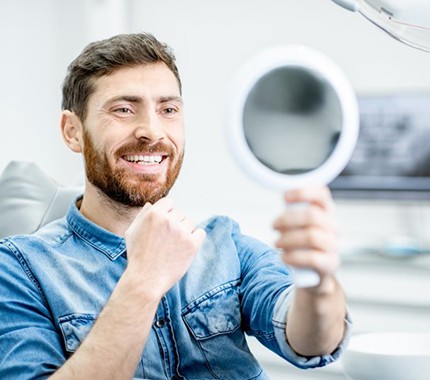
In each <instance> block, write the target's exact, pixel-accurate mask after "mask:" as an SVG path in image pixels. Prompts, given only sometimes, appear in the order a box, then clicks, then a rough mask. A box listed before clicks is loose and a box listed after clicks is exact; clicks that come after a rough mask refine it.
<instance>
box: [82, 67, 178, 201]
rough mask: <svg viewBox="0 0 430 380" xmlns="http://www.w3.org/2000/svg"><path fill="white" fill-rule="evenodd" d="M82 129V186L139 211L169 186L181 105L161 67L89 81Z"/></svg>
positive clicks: (173, 176) (173, 171)
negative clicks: (84, 177) (84, 179)
mask: <svg viewBox="0 0 430 380" xmlns="http://www.w3.org/2000/svg"><path fill="white" fill-rule="evenodd" d="M87 107H88V109H87V111H88V112H87V117H86V119H85V121H84V123H83V154H84V159H85V166H86V173H87V178H88V181H89V183H90V184H91V185H93V186H95V187H96V188H98V189H99V190H101V191H102V192H103V193H105V194H106V195H107V196H108V197H110V198H111V199H113V200H114V201H117V202H120V203H122V204H125V205H127V206H143V205H144V204H145V203H146V202H151V203H154V202H156V201H157V200H158V199H160V198H161V197H164V196H165V195H167V193H168V192H169V190H170V188H171V187H172V186H173V184H174V182H175V180H176V178H177V176H178V174H179V171H180V168H181V165H182V160H183V155H184V123H183V104H182V99H181V96H180V90H179V86H178V83H177V80H176V78H175V76H174V74H173V73H172V72H171V71H170V70H169V69H168V67H167V66H166V65H165V64H164V63H156V64H150V65H138V66H133V67H125V68H120V69H118V70H116V71H114V72H113V73H112V74H110V75H106V76H102V77H100V78H98V79H96V80H95V92H94V93H93V94H92V95H91V96H90V98H89V101H88V106H87Z"/></svg>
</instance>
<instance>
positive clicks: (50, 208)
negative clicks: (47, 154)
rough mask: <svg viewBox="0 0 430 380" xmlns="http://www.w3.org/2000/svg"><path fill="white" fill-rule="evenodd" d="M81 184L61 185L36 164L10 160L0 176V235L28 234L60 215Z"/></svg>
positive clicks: (80, 192) (75, 195)
mask: <svg viewBox="0 0 430 380" xmlns="http://www.w3.org/2000/svg"><path fill="white" fill-rule="evenodd" d="M82 193H83V186H82V187H81V186H61V185H60V184H58V183H57V182H56V181H55V180H53V179H52V178H51V177H49V176H48V175H46V174H45V173H44V172H43V171H42V170H41V169H40V168H39V167H38V166H37V165H36V164H35V163H32V162H25V161H11V162H10V163H9V164H8V165H7V166H6V168H5V169H4V171H3V172H2V174H1V175H0V238H4V237H6V236H9V235H17V234H30V233H33V232H35V231H37V230H38V229H39V228H40V227H42V226H44V225H45V224H47V223H49V222H51V221H52V220H55V219H58V218H61V217H63V216H64V215H65V214H66V212H67V210H68V208H69V206H70V204H71V202H72V201H73V200H74V199H75V198H76V197H77V196H78V195H80V194H82Z"/></svg>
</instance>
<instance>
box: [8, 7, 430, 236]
mask: <svg viewBox="0 0 430 380" xmlns="http://www.w3.org/2000/svg"><path fill="white" fill-rule="evenodd" d="M122 31H124V32H127V31H149V32H153V33H154V34H155V35H156V36H157V37H158V38H159V39H161V40H164V41H165V42H167V43H169V44H170V45H171V46H172V47H173V48H174V49H175V52H176V55H177V58H178V63H179V66H180V70H181V73H182V79H183V83H184V96H185V102H186V112H187V157H186V162H185V165H184V170H183V172H182V175H181V177H180V180H179V182H178V183H177V186H176V188H175V190H174V191H173V196H174V197H175V199H176V201H177V203H179V204H180V205H181V206H182V207H183V208H185V209H186V210H187V211H188V213H189V214H191V215H192V216H194V218H195V219H198V220H200V219H202V218H205V217H207V216H210V215H212V214H214V213H226V214H229V215H231V216H233V217H234V218H235V219H237V220H238V221H239V222H241V224H242V227H243V229H244V230H245V232H248V233H250V234H253V235H256V236H257V237H260V238H262V239H264V240H267V241H269V242H270V241H271V239H272V238H273V233H272V232H271V229H270V224H271V221H272V219H273V218H274V217H275V216H276V215H277V214H278V212H279V210H280V208H281V207H282V206H283V205H282V203H281V201H280V199H281V196H280V194H275V193H273V192H271V191H269V190H266V189H264V188H261V187H260V186H259V185H256V184H254V183H253V182H252V181H250V180H249V179H248V178H247V177H246V176H245V175H244V174H242V172H241V171H240V170H239V168H238V166H237V165H236V163H235V161H233V158H232V156H231V153H230V152H229V151H228V149H227V146H226V142H225V134H224V133H225V131H224V125H225V123H224V118H225V110H226V101H227V99H228V92H227V91H228V86H229V85H230V84H231V80H232V78H233V76H234V75H235V73H236V71H237V70H238V68H239V66H240V65H242V64H243V63H244V62H245V61H246V60H247V59H249V58H250V57H251V56H253V55H254V54H256V53H258V52H260V51H261V50H262V49H264V48H266V47H269V46H273V45H278V44H286V43H301V44H306V45H308V46H310V47H314V48H316V49H318V50H320V51H322V52H323V53H325V54H327V55H328V56H329V57H331V58H332V59H333V60H334V61H335V62H337V63H338V65H339V66H340V67H341V68H342V69H343V70H344V71H345V73H346V74H347V76H348V77H349V78H350V80H351V82H352V84H353V85H354V87H355V89H356V91H357V92H358V93H369V92H377V93H380V92H388V91H399V90H430V75H429V69H428V68H429V67H430V54H426V53H423V52H420V51H417V50H414V49H411V48H409V47H406V46H403V45H401V44H400V43H398V42H396V41H394V40H392V39H390V38H389V37H388V36H386V35H385V34H383V33H382V32H380V31H379V30H377V28H375V27H373V26H372V25H371V24H370V23H368V22H366V21H365V20H364V19H363V18H361V17H360V16H359V15H357V14H353V13H350V12H348V11H346V10H343V9H341V8H339V7H337V6H336V5H334V4H333V3H332V2H331V1H330V0H258V1H257V0H217V1H212V2H210V1H205V0H181V1H178V0H123V1H122V0H76V1H73V2H70V1H65V0H61V1H58V0H39V1H37V2H35V1H33V0H15V1H13V2H6V1H2V2H0V32H1V33H0V36H1V37H0V46H1V50H2V59H1V60H0V83H1V88H2V90H3V91H2V92H1V95H0V99H1V101H0V114H1V115H2V124H1V131H2V136H3V139H2V141H1V149H0V170H2V169H3V168H4V166H5V165H6V164H7V163H8V162H9V161H11V160H13V159H28V160H31V161H35V162H37V163H38V164H39V165H40V166H41V167H42V168H43V169H44V170H45V171H46V172H47V173H48V174H50V175H52V176H53V177H54V178H56V179H57V180H59V181H60V182H62V183H64V184H69V183H74V182H76V181H77V180H78V178H79V175H80V173H81V170H82V166H81V160H80V157H79V156H76V155H75V154H72V153H70V152H69V151H68V150H67V148H66V147H65V146H64V144H63V142H62V140H61V136H60V133H59V123H58V121H59V114H60V111H59V110H60V102H61V94H60V88H61V82H62V80H63V77H64V75H65V72H66V66H67V64H68V63H69V62H70V61H71V60H72V59H73V58H74V57H75V56H76V55H77V54H78V53H79V52H80V51H81V50H82V48H83V47H84V45H85V44H86V43H88V42H90V41H91V40H93V39H99V38H102V37H106V36H109V35H111V34H113V33H117V32H122ZM339 208H340V210H339V213H340V218H341V221H342V225H343V228H344V229H345V231H346V234H345V236H346V237H347V238H348V239H349V238H350V237H352V240H354V239H355V240H361V241H365V240H366V239H368V240H369V242H373V241H375V235H377V234H378V233H379V234H391V231H395V232H396V233H397V230H402V228H403V226H402V225H399V221H400V220H401V219H402V218H401V217H400V218H399V217H398V216H399V215H400V214H399V212H398V210H397V208H395V207H394V206H393V205H392V204H389V205H388V206H387V205H382V206H381V207H379V205H378V207H377V208H375V207H374V205H371V206H370V207H369V204H368V203H365V204H361V203H360V204H359V205H357V204H355V203H354V204H350V203H348V204H346V205H344V204H340V207H339ZM375 210H378V214H377V215H376V216H377V217H382V218H387V221H386V224H385V226H384V231H382V230H381V229H380V228H379V229H378V228H377V227H379V224H375V226H374V225H373V224H372V221H373V220H376V219H377V218H375V217H374V216H375V215H374V214H372V212H375ZM357 215H358V217H357ZM425 221H427V219H426V220H425ZM375 223H376V222H375ZM364 224H365V225H366V226H365V225H364ZM366 227H367V229H366Z"/></svg>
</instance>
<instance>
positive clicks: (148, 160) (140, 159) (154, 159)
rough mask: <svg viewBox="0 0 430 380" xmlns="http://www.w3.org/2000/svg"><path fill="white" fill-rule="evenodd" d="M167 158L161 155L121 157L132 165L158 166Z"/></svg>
mask: <svg viewBox="0 0 430 380" xmlns="http://www.w3.org/2000/svg"><path fill="white" fill-rule="evenodd" d="M165 157H167V156H162V155H150V156H145V155H127V156H123V158H124V160H126V161H128V162H131V163H133V164H139V165H158V164H161V162H162V161H163V160H164V158H165Z"/></svg>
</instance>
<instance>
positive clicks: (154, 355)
mask: <svg viewBox="0 0 430 380" xmlns="http://www.w3.org/2000/svg"><path fill="white" fill-rule="evenodd" d="M202 227H204V228H205V230H206V233H207V238H206V240H205V242H204V243H203V245H202V247H201V249H200V251H199V253H198V255H197V256H196V258H195V259H194V261H193V263H192V265H191V267H190V268H189V270H188V271H187V273H186V274H185V276H184V277H183V278H182V279H181V281H180V282H179V283H177V284H176V285H175V286H174V287H173V288H172V289H170V291H169V292H168V293H166V294H165V296H164V297H163V298H162V299H161V302H160V304H159V306H158V310H157V312H156V315H155V317H154V322H153V326H152V328H151V332H150V335H149V337H148V340H147V343H146V346H145V348H144V351H143V353H142V356H141V360H140V362H139V364H138V367H137V369H136V373H135V378H139V379H229V380H232V379H241V380H242V379H267V375H265V374H264V371H263V370H262V368H261V367H260V365H259V363H258V362H257V360H256V359H255V357H254V356H253V355H252V353H251V352H250V350H249V348H248V346H247V343H246V339H245V333H246V334H249V335H253V336H255V337H256V338H257V339H258V340H259V341H260V342H261V343H262V344H264V345H265V346H266V347H268V348H269V349H270V350H272V351H274V352H276V353H277V354H279V355H280V356H282V357H283V358H285V359H286V360H288V361H289V362H291V363H292V364H293V365H295V366H297V367H300V368H304V369H305V368H312V367H319V366H324V365H326V364H328V363H330V362H332V361H334V360H335V359H336V358H337V357H338V356H339V355H340V353H341V352H342V351H343V350H344V348H345V345H346V341H347V340H348V336H349V330H350V327H349V319H348V318H347V321H346V324H347V326H348V328H347V330H348V332H347V334H346V335H345V338H344V341H343V342H342V343H341V345H340V346H339V347H338V349H337V350H336V351H335V352H334V353H333V354H332V355H324V356H320V357H300V356H298V355H296V354H295V353H294V352H293V351H292V350H291V348H290V347H289V346H288V343H287V342H286V339H285V316H286V312H287V309H288V305H289V299H290V298H291V295H292V289H293V287H292V286H291V274H290V272H289V270H288V268H287V267H286V266H285V265H283V264H282V262H281V261H280V259H279V257H278V255H277V253H276V252H275V251H274V250H272V249H271V248H269V247H268V246H266V245H264V244H262V243H261V242H259V241H257V240H255V239H252V238H250V237H247V236H244V235H242V234H241V232H240V230H239V228H238V226H237V224H236V223H235V222H234V221H232V220H231V219H229V218H227V217H214V218H212V219H210V220H209V221H207V222H206V223H205V224H203V225H202ZM0 262H1V267H0V321H1V322H0V379H20V380H22V379H35V378H37V379H43V378H47V377H49V375H50V374H52V373H53V372H55V370H56V369H57V368H59V367H61V365H63V363H64V362H65V361H66V360H67V359H68V358H69V357H70V356H71V355H72V354H73V353H74V352H75V351H76V350H77V349H78V348H79V345H80V344H81V343H82V341H83V340H84V339H85V337H86V335H87V334H88V332H89V331H90V330H91V328H92V326H93V324H94V323H95V321H96V319H97V316H98V315H99V313H100V311H101V309H102V308H103V306H104V305H105V304H106V302H107V301H108V299H109V296H110V295H111V293H112V291H113V289H114V288H115V286H116V284H117V282H118V280H119V278H120V277H121V274H122V273H123V271H124V269H125V267H126V265H127V257H126V245H125V241H124V239H123V238H121V237H119V236H117V235H114V234H112V233H110V232H108V231H106V230H104V229H102V228H100V227H99V226H97V225H95V224H93V223H92V222H90V221H89V220H87V219H86V218H85V217H84V216H83V215H82V214H81V213H80V212H79V210H78V209H77V207H76V205H75V204H73V205H72V206H71V207H70V209H69V211H68V213H67V215H66V216H65V217H64V218H62V219H59V220H57V221H55V222H52V223H50V224H49V225H47V226H45V227H43V228H42V229H41V230H39V231H38V232H36V233H35V234H33V235H20V236H14V237H10V238H7V239H4V240H3V241H1V242H0ZM142 275H144V273H143V274H142ZM138 329H139V326H136V331H137V330H138Z"/></svg>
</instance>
